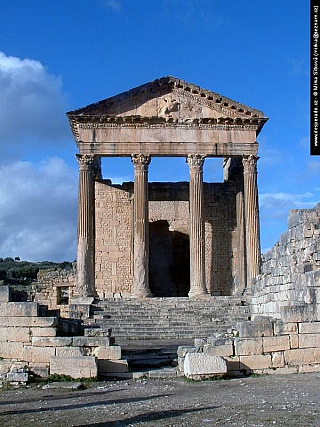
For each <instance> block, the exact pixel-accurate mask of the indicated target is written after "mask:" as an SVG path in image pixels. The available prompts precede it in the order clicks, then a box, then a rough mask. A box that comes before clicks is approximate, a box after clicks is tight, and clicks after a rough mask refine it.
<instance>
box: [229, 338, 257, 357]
mask: <svg viewBox="0 0 320 427" xmlns="http://www.w3.org/2000/svg"><path fill="white" fill-rule="evenodd" d="M234 345H235V354H236V355H237V356H251V355H254V354H261V353H262V338H235V340H234Z"/></svg>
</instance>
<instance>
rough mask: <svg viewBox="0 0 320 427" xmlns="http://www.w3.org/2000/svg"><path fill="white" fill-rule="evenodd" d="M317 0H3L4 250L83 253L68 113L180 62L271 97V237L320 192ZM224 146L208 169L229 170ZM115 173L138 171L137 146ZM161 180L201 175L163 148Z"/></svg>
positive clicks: (247, 95)
mask: <svg viewBox="0 0 320 427" xmlns="http://www.w3.org/2000/svg"><path fill="white" fill-rule="evenodd" d="M309 8H310V6H309V1H307V0H290V2H288V1H287V0H268V1H267V2H257V1H256V0H246V1H245V2H240V1H236V0H24V1H21V0H10V1H8V0H0V10H1V14H0V28H1V30H0V34H1V38H0V257H20V258H21V259H23V260H28V261H42V260H49V261H63V260H68V261H73V260H74V259H75V258H76V215H77V179H78V172H77V164H76V160H75V153H76V152H77V148H76V144H75V142H74V139H73V136H72V133H71V131H70V128H69V125H68V121H67V119H66V116H65V113H66V112H67V111H70V110H74V109H77V108H80V107H83V106H85V105H88V104H91V103H93V102H96V101H99V100H102V99H105V98H108V97H110V96H113V95H116V94H118V93H121V92H123V91H126V90H128V89H131V88H133V87H136V86H139V85H141V84H143V83H147V82H149V81H152V80H154V79H156V78H160V77H163V76H167V75H172V76H175V77H178V78H180V79H183V80H186V81H187V82H189V83H194V84H197V85H199V86H200V87H202V88H205V89H209V90H212V91H213V92H217V93H219V94H221V95H224V96H227V97H229V98H231V99H234V100H236V101H239V102H241V103H243V104H245V105H248V106H250V107H253V108H257V109H259V110H262V111H263V112H264V113H265V115H266V116H267V117H269V121H268V122H267V124H266V125H265V127H264V128H263V130H262V132H261V134H260V135H259V137H258V142H259V156H260V160H259V162H258V172H259V174H258V184H259V203H260V218H261V245H262V250H263V252H265V251H266V250H267V249H269V248H271V247H272V246H273V245H274V244H275V243H276V241H277V240H278V238H279V236H280V234H281V233H283V232H284V231H285V230H286V229H287V216H288V213H289V210H290V209H305V208H312V207H314V206H315V205H316V204H317V203H318V202H319V200H320V179H319V177H320V159H319V156H310V155H309V136H310V133H309V128H310V125H309V115H310V111H309V106H310V101H309V82H310V75H309V63H310V59H309V55H310V52H309V32H310V25H309V24H310V23H309V21H310V18H309V16H310V15H309ZM221 164H222V162H221V159H208V160H206V162H205V169H204V179H205V181H208V182H210V181H211V182H219V181H222V167H221ZM103 177H104V178H108V179H111V180H112V181H113V182H115V183H119V182H122V181H129V180H132V179H133V167H132V165H131V162H130V159H129V158H121V159H116V158H111V159H104V160H103ZM149 180H150V181H185V180H188V168H187V165H186V164H185V163H184V162H183V161H182V160H181V159H167V160H164V159H158V158H154V159H152V163H151V165H150V167H149Z"/></svg>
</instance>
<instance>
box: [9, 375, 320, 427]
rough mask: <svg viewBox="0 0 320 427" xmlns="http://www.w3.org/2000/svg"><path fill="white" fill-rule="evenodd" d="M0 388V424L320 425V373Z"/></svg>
mask: <svg viewBox="0 0 320 427" xmlns="http://www.w3.org/2000/svg"><path fill="white" fill-rule="evenodd" d="M41 387H42V386H39V385H32V386H31V387H29V388H24V389H21V388H20V389H14V390H1V391H0V426H1V427H2V426H3V427H25V426H30V427H31V426H32V427H38V426H42V427H43V426H54V427H58V426H59V427H60V426H61V427H70V426H74V427H82V426H87V427H89V426H92V427H102V426H138V425H141V426H150V427H151V426H168V427H169V426H172V427H173V426H188V427H189V426H196V427H202V426H203V427H209V426H237V427H253V426H254V427H258V426H259V427H262V426H263V427H265V426H290V427H291V426H299V427H305V426H313V427H314V426H320V405H319V403H320V373H312V374H299V375H297V374H295V375H294V374H293V375H270V376H264V377H256V378H253V377H250V378H242V379H231V380H220V381H206V382H197V383H196V382H186V381H185V380H184V379H182V378H176V379H171V380H169V379H168V380H138V381H134V380H124V381H108V382H98V383H95V384H92V385H91V386H90V387H89V388H87V389H85V390H75V391H72V390H66V389H51V388H49V389H45V390H43V389H42V388H41Z"/></svg>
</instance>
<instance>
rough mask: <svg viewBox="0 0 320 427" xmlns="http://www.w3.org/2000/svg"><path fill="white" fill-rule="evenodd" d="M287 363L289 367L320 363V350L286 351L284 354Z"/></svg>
mask: <svg viewBox="0 0 320 427" xmlns="http://www.w3.org/2000/svg"><path fill="white" fill-rule="evenodd" d="M284 359H285V363H286V364H289V365H305V364H309V363H320V349H313V348H305V349H302V348H301V349H300V348H299V349H293V350H286V351H285V352H284Z"/></svg>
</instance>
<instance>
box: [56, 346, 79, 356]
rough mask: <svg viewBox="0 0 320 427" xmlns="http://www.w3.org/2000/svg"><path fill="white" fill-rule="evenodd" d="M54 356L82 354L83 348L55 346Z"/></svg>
mask: <svg viewBox="0 0 320 427" xmlns="http://www.w3.org/2000/svg"><path fill="white" fill-rule="evenodd" d="M56 356H58V357H74V356H84V350H83V348H81V347H57V348H56Z"/></svg>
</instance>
